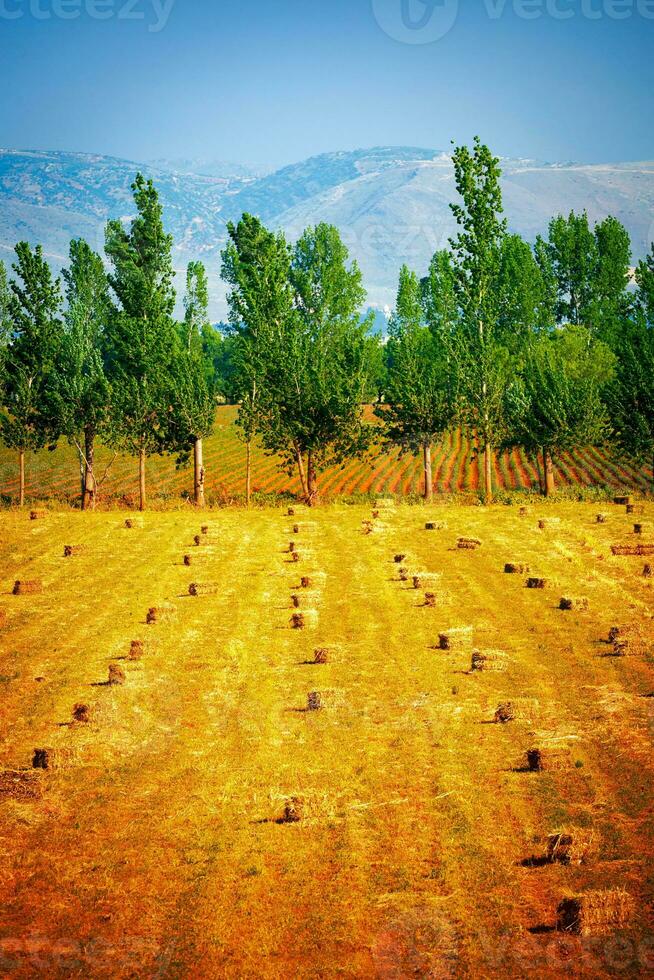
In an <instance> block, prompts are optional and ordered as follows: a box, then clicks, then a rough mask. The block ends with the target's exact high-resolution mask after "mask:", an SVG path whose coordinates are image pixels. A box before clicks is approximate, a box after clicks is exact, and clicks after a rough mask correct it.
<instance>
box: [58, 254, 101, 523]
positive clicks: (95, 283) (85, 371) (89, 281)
mask: <svg viewBox="0 0 654 980" xmlns="http://www.w3.org/2000/svg"><path fill="white" fill-rule="evenodd" d="M69 254H70V265H69V267H68V268H67V269H64V271H63V278H64V281H65V283H66V301H67V308H66V311H65V313H64V326H63V335H62V338H61V343H60V345H59V352H58V356H57V361H56V370H55V375H54V389H55V393H56V400H57V415H58V418H59V423H60V427H61V432H62V434H63V435H65V436H67V438H68V440H69V442H71V443H72V445H74V446H75V448H76V450H77V454H78V459H79V465H80V481H81V507H82V510H84V509H85V508H86V507H95V503H96V497H97V492H98V479H97V477H96V472H95V443H96V437H97V435H98V432H99V431H100V429H101V428H102V427H103V425H104V424H105V420H106V417H107V410H108V404H109V383H108V381H107V377H106V373H105V366H104V347H105V343H106V336H105V334H106V330H107V325H108V319H109V313H110V301H109V285H108V282H107V276H106V274H105V270H104V266H103V263H102V259H101V258H100V256H99V255H97V254H96V253H95V252H94V251H93V250H92V249H91V248H90V246H89V245H88V244H87V242H85V241H84V240H83V239H81V238H78V239H75V240H73V241H72V242H71V243H70V253H69Z"/></svg>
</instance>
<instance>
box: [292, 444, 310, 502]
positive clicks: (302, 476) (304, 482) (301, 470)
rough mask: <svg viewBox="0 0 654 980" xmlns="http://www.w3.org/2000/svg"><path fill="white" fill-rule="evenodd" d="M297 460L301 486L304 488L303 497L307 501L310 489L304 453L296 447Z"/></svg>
mask: <svg viewBox="0 0 654 980" xmlns="http://www.w3.org/2000/svg"><path fill="white" fill-rule="evenodd" d="M295 458H296V460H297V471H298V473H299V474H300V484H301V486H302V496H303V497H304V498H305V500H306V499H307V498H308V497H309V488H308V486H307V478H306V476H305V474H304V460H303V459H302V453H301V452H300V450H299V449H298V448H297V446H296V447H295Z"/></svg>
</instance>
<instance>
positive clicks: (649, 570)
mask: <svg viewBox="0 0 654 980" xmlns="http://www.w3.org/2000/svg"><path fill="white" fill-rule="evenodd" d="M643 578H652V566H651V565H650V564H647V565H645V567H644V568H643Z"/></svg>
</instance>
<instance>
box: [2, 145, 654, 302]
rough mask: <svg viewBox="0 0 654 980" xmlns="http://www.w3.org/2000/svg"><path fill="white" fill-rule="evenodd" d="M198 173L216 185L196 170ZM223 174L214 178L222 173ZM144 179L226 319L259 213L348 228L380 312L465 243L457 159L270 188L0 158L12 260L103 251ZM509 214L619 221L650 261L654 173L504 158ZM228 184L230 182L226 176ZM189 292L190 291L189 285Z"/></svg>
mask: <svg viewBox="0 0 654 980" xmlns="http://www.w3.org/2000/svg"><path fill="white" fill-rule="evenodd" d="M196 165H197V166H198V167H199V168H200V169H202V167H204V168H205V169H207V170H211V174H209V175H203V174H198V173H190V172H184V171H185V170H186V169H187V168H188V167H191V166H196ZM212 167H213V169H212ZM137 169H142V170H143V171H144V172H145V173H147V174H148V175H149V176H152V177H153V178H154V179H155V181H156V183H157V186H158V188H159V190H160V192H161V197H162V200H163V203H164V208H165V218H166V222H167V226H168V227H169V228H170V230H171V231H172V232H173V234H174V236H175V265H176V268H178V269H179V270H180V271H182V270H183V269H184V267H185V265H186V262H188V261H189V259H190V258H193V257H198V258H202V259H203V260H204V261H205V263H206V264H207V267H208V270H209V275H210V285H211V292H212V306H213V313H214V315H215V316H216V318H219V317H221V316H223V315H224V312H225V306H224V294H225V288H224V285H223V284H222V283H221V282H220V250H221V248H222V247H223V245H224V242H225V235H226V231H225V226H226V223H227V221H229V220H233V219H237V218H238V217H239V215H240V214H241V213H242V212H243V211H250V212H252V213H255V214H258V215H260V216H261V218H262V219H263V220H264V221H266V222H268V223H269V224H270V225H271V226H273V227H279V228H284V229H286V230H287V231H288V233H289V235H291V236H292V237H294V236H296V235H297V234H299V233H300V231H301V230H302V229H303V228H304V227H305V226H307V225H309V224H315V223H316V222H318V221H329V222H332V223H333V224H336V225H337V226H338V227H339V228H340V230H341V232H342V234H343V237H344V239H345V241H346V242H347V244H348V246H349V248H350V251H351V254H352V255H353V256H354V257H355V258H356V259H357V260H358V262H359V263H360V265H361V268H362V270H363V273H364V280H365V284H366V287H367V289H368V301H369V303H370V304H371V305H373V306H376V307H379V308H383V307H384V306H387V305H391V304H392V303H393V300H394V296H395V289H396V281H397V274H398V270H399V267H400V265H401V264H402V263H403V262H408V263H409V264H410V265H411V266H412V267H413V268H415V269H416V270H417V271H418V272H420V273H422V272H424V271H425V269H426V267H427V264H428V262H429V259H430V257H431V255H432V254H433V252H434V251H435V250H436V249H437V248H439V247H442V246H444V245H445V244H446V243H447V239H448V236H449V235H450V234H451V233H452V231H453V222H452V217H451V213H450V210H449V203H450V201H451V200H452V199H453V197H454V194H455V191H454V181H453V173H452V165H451V158H450V156H449V155H448V154H446V153H439V152H437V151H435V150H427V149H420V148H415V147H377V148H375V149H370V150H354V151H351V152H339V153H327V154H323V155H321V156H317V157H312V158H311V159H309V160H305V161H302V162H301V163H297V164H294V165H292V166H289V167H285V168H283V169H281V170H278V171H276V172H275V173H272V174H268V175H266V176H263V177H256V176H252V175H251V173H250V172H249V171H248V170H247V168H239V167H238V166H237V165H233V164H229V165H227V164H225V165H222V164H218V163H214V164H206V163H205V164H203V163H202V162H201V161H183V160H178V161H168V162H164V161H159V162H158V163H157V164H156V165H153V164H139V163H137V162H134V161H129V160H119V159H115V158H112V157H104V156H98V155H92V154H81V153H64V152H51V153H49V152H39V151H34V152H30V151H14V150H0V257H3V258H5V259H9V260H10V259H11V253H12V251H13V246H14V244H15V242H16V241H18V240H20V239H27V240H28V241H30V242H32V243H36V242H41V243H42V244H43V245H44V248H45V251H46V253H47V254H48V256H49V257H50V259H51V261H52V264H53V266H55V267H56V268H58V267H60V266H61V265H62V264H63V263H64V262H65V260H66V254H67V249H68V241H69V239H70V238H71V237H74V236H77V235H82V236H84V237H85V238H87V239H88V241H89V242H90V243H91V244H92V246H93V247H94V248H96V249H98V250H100V249H101V248H102V245H103V239H104V224H105V222H106V220H107V218H108V217H123V218H127V217H129V216H130V215H131V213H132V202H131V195H130V183H131V181H132V179H133V177H134V174H135V172H136V171H137ZM503 169H504V179H503V188H504V201H505V210H506V214H507V217H508V220H509V224H510V227H511V229H512V230H514V231H517V232H519V233H520V234H522V235H524V236H525V237H526V238H527V239H529V240H533V239H534V237H535V236H536V234H538V233H539V232H544V231H546V228H547V223H548V220H549V218H550V217H551V215H552V214H555V213H558V212H563V213H566V212H568V211H570V210H571V209H575V210H582V209H584V208H585V209H586V210H587V211H588V213H589V216H590V218H591V220H592V221H596V220H599V219H601V218H603V217H605V216H606V215H607V214H614V215H615V216H616V217H617V218H619V219H620V220H621V221H622V222H623V223H624V224H625V225H626V227H627V229H628V230H629V232H630V234H631V237H632V241H633V245H634V254H635V257H636V258H638V257H640V256H642V255H643V254H644V253H645V252H646V251H647V249H648V248H649V243H650V242H651V241H652V239H654V163H652V162H645V163H631V164H628V163H618V164H610V165H609V164H606V165H593V166H590V165H583V164H573V163H566V164H547V163H537V162H535V161H532V160H504V161H503ZM216 174H218V175H216ZM178 288H180V289H181V288H182V279H181V277H180V280H179V282H178Z"/></svg>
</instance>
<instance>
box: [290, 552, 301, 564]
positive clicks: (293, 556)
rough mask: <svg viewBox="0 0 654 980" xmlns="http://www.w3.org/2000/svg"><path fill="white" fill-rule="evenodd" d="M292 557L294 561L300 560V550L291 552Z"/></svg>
mask: <svg viewBox="0 0 654 980" xmlns="http://www.w3.org/2000/svg"><path fill="white" fill-rule="evenodd" d="M291 559H292V560H293V561H294V562H298V561H299V560H300V552H299V551H294V552H293V553H292V554H291Z"/></svg>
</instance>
